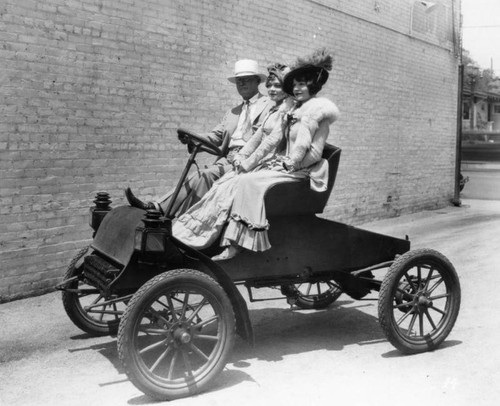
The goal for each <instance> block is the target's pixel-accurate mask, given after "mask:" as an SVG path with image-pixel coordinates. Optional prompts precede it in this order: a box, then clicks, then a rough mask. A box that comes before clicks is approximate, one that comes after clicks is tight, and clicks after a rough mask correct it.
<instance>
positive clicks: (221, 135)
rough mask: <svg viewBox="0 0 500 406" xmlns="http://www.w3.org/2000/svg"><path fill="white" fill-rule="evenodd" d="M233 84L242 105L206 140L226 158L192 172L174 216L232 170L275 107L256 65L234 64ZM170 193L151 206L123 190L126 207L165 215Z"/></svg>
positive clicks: (251, 61)
mask: <svg viewBox="0 0 500 406" xmlns="http://www.w3.org/2000/svg"><path fill="white" fill-rule="evenodd" d="M228 80H229V82H231V83H235V84H236V90H237V91H238V93H239V94H240V96H241V97H242V98H243V102H242V103H241V104H239V105H238V106H236V107H233V108H232V109H230V110H229V111H227V112H226V114H225V115H224V118H223V119H222V121H221V123H220V124H219V125H217V126H216V127H215V128H214V129H213V130H212V131H211V132H210V133H208V134H207V136H208V138H209V139H210V140H211V141H212V142H213V143H214V144H215V145H217V146H220V149H221V150H222V152H223V153H224V154H225V155H224V156H223V157H221V158H219V159H218V160H217V161H216V162H215V163H214V164H213V165H211V166H209V167H208V168H206V169H203V170H199V169H198V170H197V171H196V172H194V173H193V174H192V175H190V177H189V178H188V179H187V180H186V182H185V183H184V185H183V187H182V189H181V190H180V193H179V195H178V196H177V198H176V200H175V202H174V203H173V211H172V214H173V213H176V212H177V214H180V213H183V212H184V211H185V210H187V209H188V208H189V207H191V206H192V205H193V204H194V203H196V202H197V201H199V200H200V199H201V198H202V197H203V195H204V194H205V193H206V192H207V191H208V190H209V189H210V188H211V186H212V184H213V183H214V182H215V181H216V180H217V179H219V178H220V177H221V176H223V175H224V174H225V173H226V172H228V171H229V170H231V169H232V163H233V159H234V156H235V154H236V153H237V152H238V151H239V150H240V149H241V148H242V147H243V146H244V145H245V144H246V142H247V141H248V140H249V139H250V138H251V136H252V135H253V134H254V132H255V131H256V129H257V128H259V127H260V126H261V124H262V120H263V119H264V118H265V117H266V116H267V115H268V112H269V109H270V108H271V107H272V106H273V105H274V104H275V103H273V101H272V100H270V99H269V97H267V96H264V95H262V94H261V93H260V92H259V84H260V83H261V81H263V80H266V76H265V75H264V74H262V73H260V72H259V67H258V63H257V62H256V61H253V60H250V59H243V60H240V61H237V62H236V63H235V65H234V75H233V76H231V77H229V78H228ZM172 194H173V192H172V191H170V192H168V193H167V194H166V195H164V196H162V197H160V198H159V199H158V200H156V201H154V202H144V201H142V200H140V199H138V198H137V197H136V196H135V195H134V194H133V193H132V191H131V190H130V188H127V189H126V190H125V196H126V198H127V200H128V202H129V204H130V205H131V206H133V207H138V208H140V209H144V210H148V209H157V210H159V211H161V212H165V210H166V209H167V208H168V205H169V203H170V201H171V198H172Z"/></svg>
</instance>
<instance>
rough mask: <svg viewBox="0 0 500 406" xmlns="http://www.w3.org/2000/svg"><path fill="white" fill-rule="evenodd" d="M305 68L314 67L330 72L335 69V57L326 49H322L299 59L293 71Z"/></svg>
mask: <svg viewBox="0 0 500 406" xmlns="http://www.w3.org/2000/svg"><path fill="white" fill-rule="evenodd" d="M304 66H311V67H312V66H314V67H317V68H322V69H325V70H327V71H330V70H332V67H333V57H332V55H331V54H330V52H329V51H328V50H327V49H326V48H320V49H317V50H316V51H314V52H313V53H312V54H310V55H307V56H305V57H302V58H301V57H299V58H297V61H296V62H295V64H294V65H293V67H292V70H293V69H297V68H300V67H304Z"/></svg>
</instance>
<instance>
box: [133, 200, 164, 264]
mask: <svg viewBox="0 0 500 406" xmlns="http://www.w3.org/2000/svg"><path fill="white" fill-rule="evenodd" d="M142 222H143V223H144V225H143V226H139V227H137V228H136V229H135V236H134V249H135V251H138V252H140V253H141V254H142V255H144V256H146V257H147V258H148V259H151V260H154V259H160V258H161V257H162V256H163V254H165V252H166V251H167V243H168V242H167V240H168V238H169V236H171V235H172V221H171V220H170V219H167V218H165V217H162V216H161V213H160V212H159V211H157V210H148V211H147V212H146V217H145V218H143V219H142Z"/></svg>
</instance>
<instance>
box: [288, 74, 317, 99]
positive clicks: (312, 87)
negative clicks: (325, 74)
mask: <svg viewBox="0 0 500 406" xmlns="http://www.w3.org/2000/svg"><path fill="white" fill-rule="evenodd" d="M319 74H321V72H313V71H308V72H302V73H300V74H299V75H297V76H296V77H294V78H293V79H294V81H297V82H304V83H305V84H306V85H307V90H309V94H310V95H311V96H314V95H315V94H317V93H318V92H319V91H320V90H321V88H322V87H323V85H322V84H321V82H320V81H319V80H318V75H319Z"/></svg>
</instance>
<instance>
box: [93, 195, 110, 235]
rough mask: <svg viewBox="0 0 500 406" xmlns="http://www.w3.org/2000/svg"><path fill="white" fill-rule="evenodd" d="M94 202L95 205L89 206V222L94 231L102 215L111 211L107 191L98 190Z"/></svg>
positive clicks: (99, 223)
mask: <svg viewBox="0 0 500 406" xmlns="http://www.w3.org/2000/svg"><path fill="white" fill-rule="evenodd" d="M94 204H95V206H94V207H91V208H90V216H89V224H90V227H92V229H93V230H94V231H97V229H98V228H99V226H100V225H101V222H102V219H103V218H104V216H106V214H108V212H109V211H111V207H110V204H111V200H110V199H109V193H107V192H98V193H97V194H96V196H95V199H94Z"/></svg>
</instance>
